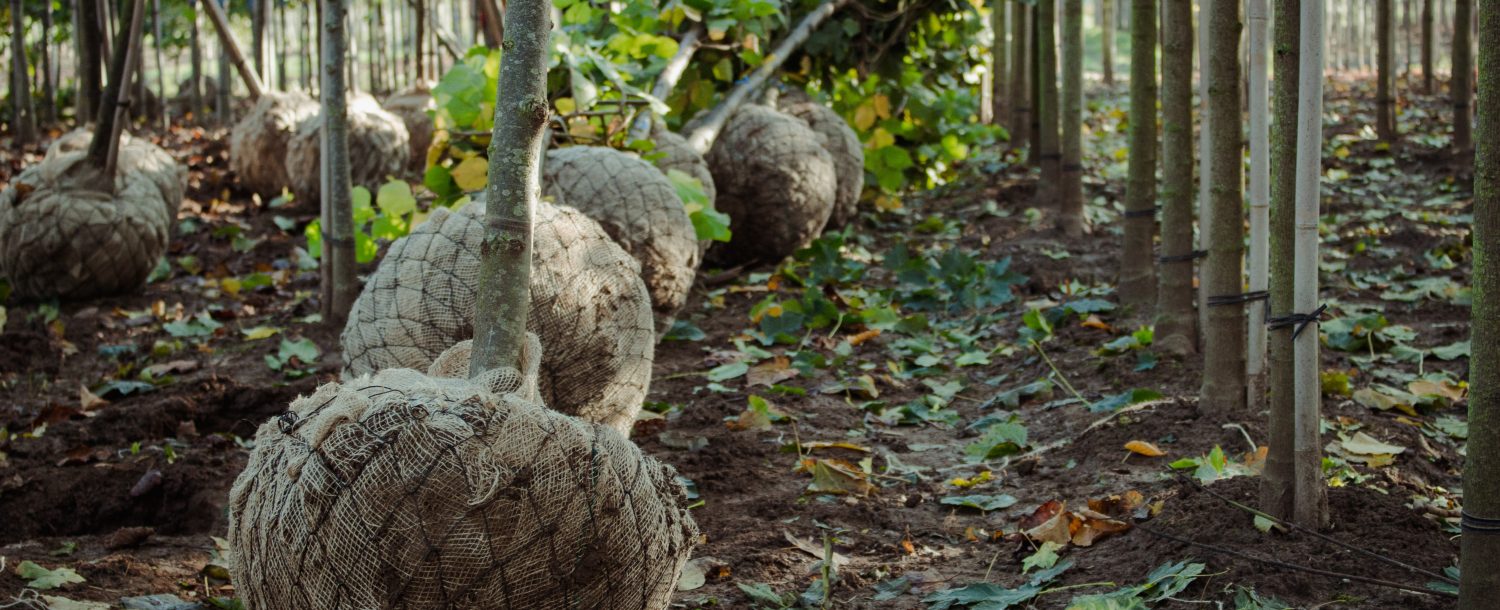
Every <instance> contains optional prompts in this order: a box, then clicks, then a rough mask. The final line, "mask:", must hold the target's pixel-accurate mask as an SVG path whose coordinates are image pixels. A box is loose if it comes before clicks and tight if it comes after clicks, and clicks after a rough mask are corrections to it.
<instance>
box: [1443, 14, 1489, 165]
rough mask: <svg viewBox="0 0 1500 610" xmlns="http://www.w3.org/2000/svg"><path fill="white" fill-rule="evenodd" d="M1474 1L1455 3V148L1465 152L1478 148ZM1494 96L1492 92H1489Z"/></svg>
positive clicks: (1453, 90) (1453, 81) (1453, 88)
mask: <svg viewBox="0 0 1500 610" xmlns="http://www.w3.org/2000/svg"><path fill="white" fill-rule="evenodd" d="M1473 10H1474V0H1457V2H1455V3H1454V5H1453V77H1452V84H1451V89H1452V94H1453V150H1454V151H1457V152H1458V153H1459V154H1463V153H1465V152H1467V151H1469V150H1471V149H1473V148H1474V135H1473V131H1474V115H1473V114H1472V113H1471V112H1470V108H1471V102H1473V101H1474V80H1473V79H1474V43H1473V39H1472V38H1470V34H1471V33H1472V31H1473V27H1474V13H1473ZM1486 93H1487V94H1490V95H1493V93H1492V92H1488V91H1487V92H1486Z"/></svg>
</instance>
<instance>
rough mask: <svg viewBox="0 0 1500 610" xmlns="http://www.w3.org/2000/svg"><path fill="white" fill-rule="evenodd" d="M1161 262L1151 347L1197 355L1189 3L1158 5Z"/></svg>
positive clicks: (1172, 1)
mask: <svg viewBox="0 0 1500 610" xmlns="http://www.w3.org/2000/svg"><path fill="white" fill-rule="evenodd" d="M1161 42H1162V53H1161V115H1162V143H1161V153H1162V154H1161V166H1162V169H1161V171H1162V188H1161V197H1162V212H1161V254H1162V257H1163V258H1165V260H1163V261H1162V262H1161V269H1160V273H1159V275H1158V277H1157V290H1156V299H1157V300H1156V345H1158V346H1160V347H1161V348H1162V349H1163V350H1166V351H1168V352H1170V353H1175V354H1190V353H1193V352H1195V351H1197V346H1198V318H1197V314H1196V312H1195V311H1194V309H1193V300H1194V299H1193V295H1194V292H1193V262H1194V258H1193V256H1192V254H1193V2H1192V0H1162V41H1161Z"/></svg>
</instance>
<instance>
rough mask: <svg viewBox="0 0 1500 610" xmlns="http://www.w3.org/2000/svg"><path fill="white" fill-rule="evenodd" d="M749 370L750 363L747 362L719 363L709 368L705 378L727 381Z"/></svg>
mask: <svg viewBox="0 0 1500 610" xmlns="http://www.w3.org/2000/svg"><path fill="white" fill-rule="evenodd" d="M749 371H750V363H748V362H744V361H741V362H730V363H728V364H721V365H719V366H716V367H714V368H712V369H709V371H708V375H707V379H708V380H709V381H728V380H730V379H734V378H736V377H741V376H744V374H745V373H747V372H749Z"/></svg>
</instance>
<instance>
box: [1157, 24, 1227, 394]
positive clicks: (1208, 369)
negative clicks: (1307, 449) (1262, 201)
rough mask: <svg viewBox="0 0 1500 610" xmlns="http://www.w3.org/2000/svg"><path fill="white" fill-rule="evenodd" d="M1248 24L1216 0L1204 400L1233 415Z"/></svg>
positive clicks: (1205, 280)
mask: <svg viewBox="0 0 1500 610" xmlns="http://www.w3.org/2000/svg"><path fill="white" fill-rule="evenodd" d="M1137 25H1139V24H1137ZM1240 28H1241V25H1240V5H1239V3H1238V2H1225V1H1223V0H1218V1H1216V2H1214V5H1213V10H1212V11H1211V12H1210V14H1209V17H1208V30H1209V48H1210V53H1209V56H1208V95H1209V98H1210V102H1209V115H1208V124H1209V129H1210V130H1212V132H1213V147H1212V150H1211V153H1212V157H1211V161H1210V165H1211V167H1212V170H1211V171H1212V173H1211V174H1209V178H1210V180H1209V182H1210V183H1211V184H1212V188H1210V200H1209V205H1210V209H1212V210H1213V215H1212V216H1213V217H1212V220H1211V221H1210V222H1208V223H1207V224H1205V225H1204V226H1205V227H1206V228H1207V229H1208V233H1209V235H1210V238H1209V247H1208V260H1207V261H1206V263H1205V264H1204V265H1203V292H1204V293H1205V294H1207V295H1208V306H1209V308H1208V324H1207V325H1205V326H1204V329H1203V345H1204V350H1203V391H1202V392H1200V393H1199V395H1200V397H1201V398H1200V399H1199V400H1200V403H1199V405H1200V407H1201V408H1202V409H1203V410H1204V411H1206V412H1207V413H1210V414H1213V415H1214V416H1217V417H1220V418H1223V419H1225V420H1228V419H1230V418H1234V417H1239V416H1242V415H1244V413H1245V307H1244V302H1243V301H1242V300H1240V299H1238V297H1239V296H1240V294H1241V292H1242V291H1243V290H1244V281H1245V279H1244V274H1243V273H1242V272H1241V267H1240V265H1241V260H1242V259H1243V257H1244V254H1245V244H1244V240H1245V220H1244V218H1245V217H1244V213H1243V211H1242V210H1243V206H1244V197H1243V195H1242V194H1241V190H1240V189H1241V185H1242V184H1243V182H1244V176H1243V173H1244V171H1243V169H1244V166H1243V163H1244V161H1243V160H1244V146H1243V143H1242V142H1241V139H1240V125H1241V124H1242V123H1241V118H1240V62H1239V47H1240ZM1220 299H1222V301H1221V300H1220Z"/></svg>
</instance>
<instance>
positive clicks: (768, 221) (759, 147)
mask: <svg viewBox="0 0 1500 610" xmlns="http://www.w3.org/2000/svg"><path fill="white" fill-rule="evenodd" d="M821 139H822V138H821V136H818V135H817V134H816V133H815V132H813V131H812V129H811V128H810V127H808V125H807V123H805V122H803V121H802V120H801V119H798V118H795V117H791V116H788V115H785V114H782V113H780V112H777V111H776V110H773V109H771V108H767V107H765V106H759V105H747V106H743V107H741V108H740V109H739V110H738V111H736V112H735V113H734V116H732V117H730V119H729V121H728V123H727V124H726V125H725V127H724V131H723V133H722V135H720V136H719V138H718V140H717V141H715V142H714V145H713V148H712V149H710V150H709V151H708V157H707V160H708V167H709V169H710V170H712V172H713V176H714V185H715V187H716V188H717V189H718V197H717V199H716V200H715V201H714V207H715V208H717V209H718V210H719V211H720V212H724V213H726V214H728V215H729V218H730V222H731V226H733V227H734V238H733V239H732V240H731V241H729V242H728V243H719V244H714V247H713V248H710V249H709V251H708V259H709V261H710V262H713V263H715V264H718V265H722V266H731V265H738V264H746V263H752V262H777V261H780V260H781V259H782V258H785V257H786V256H788V255H790V254H792V253H793V252H796V251H797V250H798V249H800V248H802V247H804V246H806V245H807V244H809V243H812V240H813V239H816V238H817V237H818V235H819V234H820V233H822V231H823V226H824V225H825V224H827V222H828V217H829V215H830V214H831V213H832V212H833V203H834V197H835V193H836V191H837V185H838V178H837V175H836V173H835V171H834V166H833V158H832V157H831V156H829V154H828V151H827V150H824V149H823V143H822V141H821Z"/></svg>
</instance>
